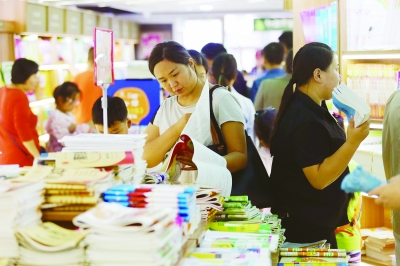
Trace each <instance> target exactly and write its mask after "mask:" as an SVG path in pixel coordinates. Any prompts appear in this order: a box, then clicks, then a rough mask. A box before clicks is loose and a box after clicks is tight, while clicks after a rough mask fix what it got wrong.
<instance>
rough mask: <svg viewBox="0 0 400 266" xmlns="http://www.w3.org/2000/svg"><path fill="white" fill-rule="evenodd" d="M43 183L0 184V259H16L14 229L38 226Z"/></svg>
mask: <svg viewBox="0 0 400 266" xmlns="http://www.w3.org/2000/svg"><path fill="white" fill-rule="evenodd" d="M43 190H44V182H21V183H12V182H8V181H3V182H0V217H1V218H0V258H16V257H18V243H17V240H16V238H15V236H14V229H15V228H18V227H27V226H34V225H38V224H40V223H41V222H42V221H41V217H42V213H41V211H40V208H39V206H40V205H41V204H42V202H43Z"/></svg>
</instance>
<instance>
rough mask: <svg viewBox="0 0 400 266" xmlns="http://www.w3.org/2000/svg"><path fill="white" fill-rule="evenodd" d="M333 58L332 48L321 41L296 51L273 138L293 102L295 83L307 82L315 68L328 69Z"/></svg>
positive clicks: (302, 83)
mask: <svg viewBox="0 0 400 266" xmlns="http://www.w3.org/2000/svg"><path fill="white" fill-rule="evenodd" d="M332 60H333V51H332V49H331V48H330V47H329V46H328V45H326V44H323V43H319V42H312V43H308V44H306V45H304V46H303V47H302V48H300V50H299V51H298V52H297V53H296V55H295V57H294V60H293V73H292V78H291V79H290V81H289V84H288V85H287V86H286V88H285V91H284V92H283V95H282V100H281V105H280V107H279V111H278V114H277V116H276V120H275V125H274V129H273V132H272V138H274V137H275V134H276V131H277V130H278V127H279V124H280V122H281V120H282V117H283V115H284V114H285V112H286V110H287V109H288V107H289V105H290V103H291V102H292V99H293V85H296V87H295V89H296V88H298V87H300V86H303V85H305V84H307V83H308V82H309V80H310V79H311V78H312V77H313V75H314V70H315V69H317V68H319V69H321V70H322V71H326V70H327V69H328V68H329V66H330V65H331V63H332Z"/></svg>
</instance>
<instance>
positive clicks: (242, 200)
mask: <svg viewBox="0 0 400 266" xmlns="http://www.w3.org/2000/svg"><path fill="white" fill-rule="evenodd" d="M223 206H224V209H223V210H222V211H218V212H217V214H216V215H215V218H214V220H215V221H249V220H254V219H256V220H257V219H258V220H259V219H260V218H261V215H262V213H261V212H260V210H259V209H258V208H257V207H256V206H252V205H251V202H250V201H249V198H248V196H229V197H225V198H224V205H223Z"/></svg>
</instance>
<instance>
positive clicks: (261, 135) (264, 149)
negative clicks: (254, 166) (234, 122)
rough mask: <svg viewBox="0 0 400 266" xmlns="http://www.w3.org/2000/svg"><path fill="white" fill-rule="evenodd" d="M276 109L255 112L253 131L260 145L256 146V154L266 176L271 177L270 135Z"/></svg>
mask: <svg viewBox="0 0 400 266" xmlns="http://www.w3.org/2000/svg"><path fill="white" fill-rule="evenodd" d="M276 113H277V111H276V109H275V108H274V107H267V108H265V109H262V110H258V111H257V112H256V115H255V118H254V131H255V133H256V136H257V138H258V140H259V141H260V144H259V146H258V153H259V154H260V157H261V160H262V162H263V163H264V166H265V169H267V172H268V175H270V176H271V167H272V156H271V152H270V150H269V149H270V144H271V134H272V129H273V128H274V122H275V117H276Z"/></svg>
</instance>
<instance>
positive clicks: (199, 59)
mask: <svg viewBox="0 0 400 266" xmlns="http://www.w3.org/2000/svg"><path fill="white" fill-rule="evenodd" d="M188 53H189V54H190V56H191V57H192V58H193V59H194V61H195V63H196V64H195V69H196V72H197V75H198V76H199V78H202V79H203V80H206V79H207V73H208V63H207V59H206V58H205V57H204V56H203V55H202V54H201V53H199V52H197V51H196V50H193V49H190V50H188Z"/></svg>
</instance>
